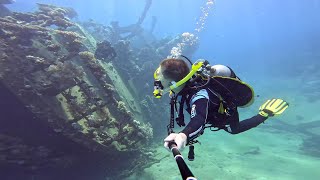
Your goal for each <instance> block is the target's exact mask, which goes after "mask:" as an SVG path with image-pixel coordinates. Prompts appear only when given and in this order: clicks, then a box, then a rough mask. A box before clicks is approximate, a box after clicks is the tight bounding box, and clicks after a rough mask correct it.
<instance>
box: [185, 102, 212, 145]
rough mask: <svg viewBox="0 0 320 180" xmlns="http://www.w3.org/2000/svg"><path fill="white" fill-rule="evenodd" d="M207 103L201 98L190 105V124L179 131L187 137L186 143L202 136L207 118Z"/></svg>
mask: <svg viewBox="0 0 320 180" xmlns="http://www.w3.org/2000/svg"><path fill="white" fill-rule="evenodd" d="M208 102H209V99H207V98H205V97H203V98H201V99H197V100H196V101H195V102H194V103H192V104H190V105H191V112H190V122H189V123H188V125H187V126H186V127H185V128H184V129H183V130H182V131H181V132H182V133H184V134H185V135H187V138H188V139H187V143H189V141H190V140H193V139H195V138H196V137H198V136H200V135H201V134H202V132H203V129H204V125H205V123H206V121H207V116H208V106H209V104H208Z"/></svg>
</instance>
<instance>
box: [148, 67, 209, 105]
mask: <svg viewBox="0 0 320 180" xmlns="http://www.w3.org/2000/svg"><path fill="white" fill-rule="evenodd" d="M203 64H204V62H202V61H197V62H196V63H194V64H193V65H192V67H191V71H190V72H189V74H188V75H187V76H186V77H184V78H183V79H181V80H180V81H178V82H175V81H172V82H171V83H170V84H171V85H170V87H169V88H166V89H164V87H163V85H162V84H161V81H160V79H161V78H160V67H159V68H158V69H157V70H156V71H155V72H154V75H153V76H154V79H155V81H154V91H153V95H154V97H155V98H158V99H159V98H161V96H162V95H163V91H166V90H167V89H168V90H171V92H172V91H173V89H175V88H177V87H179V86H181V85H183V84H184V83H186V82H187V81H188V80H190V79H191V78H192V76H193V75H194V74H195V73H196V72H197V71H198V70H199V69H200V68H201V67H202V66H203Z"/></svg>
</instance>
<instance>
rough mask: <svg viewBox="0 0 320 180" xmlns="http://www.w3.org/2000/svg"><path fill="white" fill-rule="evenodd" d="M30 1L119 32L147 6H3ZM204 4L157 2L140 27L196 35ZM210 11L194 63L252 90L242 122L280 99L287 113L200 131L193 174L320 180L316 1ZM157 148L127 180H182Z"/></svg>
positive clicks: (130, 0)
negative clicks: (213, 67)
mask: <svg viewBox="0 0 320 180" xmlns="http://www.w3.org/2000/svg"><path fill="white" fill-rule="evenodd" d="M35 2H43V3H52V4H55V5H61V6H69V7H73V8H74V9H75V10H76V11H77V12H78V14H79V17H78V19H77V20H78V21H85V20H88V19H93V20H94V21H96V22H99V23H102V24H105V25H108V24H109V23H110V22H111V21H114V20H117V21H119V23H120V25H123V26H125V25H129V24H132V23H134V22H136V21H137V19H138V18H139V16H140V13H141V11H142V10H143V7H144V4H145V1H142V0H121V1H120V0H106V1H103V0H92V1H90V2H88V1H79V0H78V1H74V0H68V1H62V0H47V1H40V0H39V1H33V0H28V1H23V0H16V3H14V4H12V5H8V6H7V7H9V8H10V9H11V10H14V11H34V10H35V9H36V6H35ZM206 3H207V1H205V0H198V1H195V0H193V1H191V0H154V1H153V2H152V5H151V8H150V10H149V12H148V14H147V17H146V19H145V21H144V23H143V25H142V26H143V27H144V28H149V27H150V24H151V21H152V18H151V17H152V16H156V17H157V19H158V22H157V24H156V27H155V30H154V32H153V34H154V35H155V37H156V38H159V39H160V38H163V37H165V36H175V35H177V34H181V33H183V32H191V33H195V28H196V27H197V26H196V23H197V22H199V17H201V16H203V14H202V13H201V7H206ZM208 12H209V14H208V18H207V19H206V21H205V24H204V29H202V30H201V32H199V33H195V34H196V35H197V36H198V38H199V47H198V49H197V51H196V52H195V54H194V56H193V57H192V59H197V58H204V59H207V60H209V61H210V63H212V64H225V65H228V66H230V67H232V68H233V69H234V71H235V72H236V74H237V75H238V76H239V77H240V78H241V79H242V80H244V81H245V82H247V83H249V84H250V85H252V87H253V88H254V90H255V92H256V94H257V95H259V97H257V98H256V101H255V103H254V104H253V105H252V106H250V107H249V108H246V109H241V110H240V119H245V118H249V117H251V116H253V115H255V114H256V113H257V110H258V108H259V106H260V105H261V104H262V103H263V102H264V101H265V100H267V99H270V98H283V99H285V100H286V101H288V102H289V103H290V107H289V108H288V109H287V111H286V112H285V113H284V114H283V115H281V116H279V117H274V118H271V119H269V120H267V121H266V123H265V124H261V125H260V126H259V127H257V128H254V129H252V130H250V131H248V132H245V133H243V134H239V135H229V134H227V133H225V132H222V131H221V132H210V131H207V132H205V134H204V135H203V136H201V137H200V138H199V140H200V141H201V145H198V144H197V145H196V146H195V147H196V149H195V153H196V159H195V161H193V162H189V161H187V164H188V165H189V167H190V169H191V170H192V172H193V173H194V175H195V176H196V177H198V179H200V180H201V179H221V180H224V179H248V180H249V179H254V180H267V179H268V180H269V179H279V180H286V179H288V180H291V179H297V180H299V179H308V180H309V179H310V180H317V179H320V172H319V170H318V169H319V167H320V141H319V140H318V139H319V138H320V113H319V107H320V72H319V69H318V68H320V21H319V18H320V0H308V1H298V0H282V1H277V0H260V1H256V0H223V1H222V0H220V1H214V4H213V6H212V8H211V9H210V11H208ZM169 53H170V52H168V54H169ZM152 73H153V72H152ZM152 80H153V79H152V76H151V77H150V82H151V83H152ZM311 122H314V123H313V124H312V125H310V124H309V125H308V123H311ZM163 131H164V132H165V131H166V129H163ZM164 134H165V133H164ZM163 138H164V137H163ZM311 138H313V139H311ZM154 143H155V144H158V146H157V148H156V150H157V155H156V156H157V157H159V158H163V159H162V160H161V161H160V162H159V163H156V164H153V165H152V166H150V167H148V168H146V169H145V170H144V172H142V173H140V174H137V175H133V176H132V177H130V178H128V179H130V180H133V179H146V180H149V179H150V180H151V179H156V180H158V179H159V180H162V179H172V180H176V179H180V174H179V171H178V168H177V166H176V163H175V162H174V159H173V158H172V156H171V154H170V153H169V152H167V151H166V150H165V149H164V148H163V147H162V142H154ZM183 155H184V156H187V150H185V151H183Z"/></svg>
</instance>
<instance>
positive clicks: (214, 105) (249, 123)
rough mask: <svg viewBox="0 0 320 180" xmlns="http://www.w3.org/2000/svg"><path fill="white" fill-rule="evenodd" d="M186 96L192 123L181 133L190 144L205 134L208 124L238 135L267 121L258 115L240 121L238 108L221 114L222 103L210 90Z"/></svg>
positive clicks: (198, 91) (202, 90) (206, 89)
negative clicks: (219, 110)
mask: <svg viewBox="0 0 320 180" xmlns="http://www.w3.org/2000/svg"><path fill="white" fill-rule="evenodd" d="M185 96H186V97H185V98H186V101H185V102H186V104H187V111H188V112H189V113H190V122H189V123H188V125H187V126H186V127H185V128H184V129H183V130H182V131H181V132H182V133H184V134H186V135H187V137H188V143H189V142H190V140H193V139H195V138H196V137H198V136H200V135H201V134H202V133H203V130H204V127H205V125H206V124H211V125H213V126H214V127H217V128H220V129H224V130H225V131H227V132H228V133H231V134H238V133H241V132H244V131H247V130H249V129H251V128H253V127H256V126H258V125H259V124H261V123H262V122H264V121H265V120H266V119H267V118H266V117H263V116H261V115H259V114H258V115H256V116H253V117H251V118H249V119H245V120H242V121H239V114H238V111H237V108H236V107H235V108H233V111H232V112H229V114H228V113H223V114H222V113H219V112H218V109H219V107H220V102H221V101H220V99H219V97H218V96H217V95H216V93H215V92H213V91H212V90H211V89H209V88H205V89H200V90H197V91H195V92H191V93H188V94H187V95H185Z"/></svg>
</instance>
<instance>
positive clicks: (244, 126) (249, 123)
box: [225, 111, 267, 134]
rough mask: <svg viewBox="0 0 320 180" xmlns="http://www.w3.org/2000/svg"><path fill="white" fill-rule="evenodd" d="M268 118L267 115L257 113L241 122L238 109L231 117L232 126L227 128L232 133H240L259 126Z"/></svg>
mask: <svg viewBox="0 0 320 180" xmlns="http://www.w3.org/2000/svg"><path fill="white" fill-rule="evenodd" d="M266 119H267V118H266V117H263V116H261V115H260V114H257V115H255V116H253V117H251V118H248V119H245V120H242V121H240V122H239V114H238V111H236V112H235V114H234V116H233V117H232V118H231V119H230V120H231V122H230V126H227V127H226V128H225V130H226V131H227V132H229V133H231V134H239V133H242V132H244V131H247V130H249V129H251V128H254V127H256V126H258V125H259V124H261V123H263V122H264V121H265V120H266Z"/></svg>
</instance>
